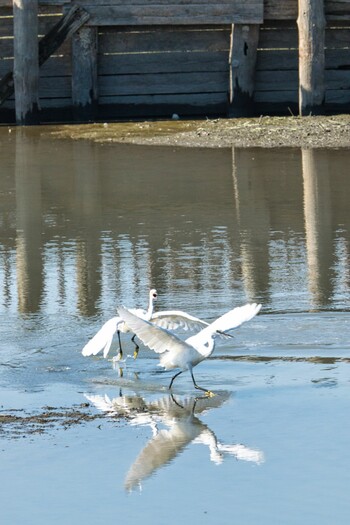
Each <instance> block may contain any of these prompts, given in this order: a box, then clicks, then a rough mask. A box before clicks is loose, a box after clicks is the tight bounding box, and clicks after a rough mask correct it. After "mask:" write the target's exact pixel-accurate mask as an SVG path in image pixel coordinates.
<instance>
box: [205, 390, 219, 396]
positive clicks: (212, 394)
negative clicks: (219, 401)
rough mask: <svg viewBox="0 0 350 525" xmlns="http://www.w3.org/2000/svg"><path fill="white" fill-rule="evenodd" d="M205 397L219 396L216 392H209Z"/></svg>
mask: <svg viewBox="0 0 350 525" xmlns="http://www.w3.org/2000/svg"><path fill="white" fill-rule="evenodd" d="M205 395H206V396H207V397H215V396H216V395H217V394H215V393H214V392H212V391H211V390H207V391H206V393H205Z"/></svg>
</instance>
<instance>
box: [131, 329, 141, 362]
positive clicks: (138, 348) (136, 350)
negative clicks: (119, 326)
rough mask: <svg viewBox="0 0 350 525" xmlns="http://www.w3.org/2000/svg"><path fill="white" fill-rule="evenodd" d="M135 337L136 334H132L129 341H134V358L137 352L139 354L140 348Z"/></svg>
mask: <svg viewBox="0 0 350 525" xmlns="http://www.w3.org/2000/svg"><path fill="white" fill-rule="evenodd" d="M135 337H136V334H134V335H133V336H132V338H131V341H132V342H133V343H134V345H135V350H134V359H136V358H137V356H138V354H139V350H140V347H139V345H138V344H137V343H136V341H135Z"/></svg>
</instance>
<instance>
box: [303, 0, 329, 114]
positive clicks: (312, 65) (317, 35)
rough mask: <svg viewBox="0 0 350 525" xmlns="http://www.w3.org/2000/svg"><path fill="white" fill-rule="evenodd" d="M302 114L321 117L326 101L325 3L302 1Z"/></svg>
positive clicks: (309, 0)
mask: <svg viewBox="0 0 350 525" xmlns="http://www.w3.org/2000/svg"><path fill="white" fill-rule="evenodd" d="M297 23H298V29H299V113H300V115H308V114H310V113H313V114H315V113H322V112H323V105H324V99H325V86H324V64H325V53H324V43H325V26H326V21H325V17H324V9H323V0H299V15H298V21H297Z"/></svg>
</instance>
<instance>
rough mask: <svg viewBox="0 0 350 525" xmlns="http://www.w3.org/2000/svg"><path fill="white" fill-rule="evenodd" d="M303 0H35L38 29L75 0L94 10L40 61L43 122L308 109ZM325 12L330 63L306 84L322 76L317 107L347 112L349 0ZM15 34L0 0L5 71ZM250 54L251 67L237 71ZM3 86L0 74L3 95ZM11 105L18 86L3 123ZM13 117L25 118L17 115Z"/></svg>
mask: <svg viewBox="0 0 350 525" xmlns="http://www.w3.org/2000/svg"><path fill="white" fill-rule="evenodd" d="M14 1H18V0H14ZM303 2H304V4H307V3H308V2H307V0H299V10H298V0H284V1H283V2H281V1H280V0H264V1H263V0H246V1H244V2H243V0H242V1H239V0H231V1H230V0H222V1H220V2H209V1H207V0H197V1H196V2H194V1H193V0H189V1H187V2H186V1H185V0H179V1H177V2H175V0H173V1H172V2H170V1H169V0H157V1H156V2H150V1H149V2H145V1H143V2H142V1H141V0H131V1H129V2H125V1H124V0H123V1H122V0H109V2H107V1H106V0H104V1H102V0H85V1H84V0H79V1H77V2H74V3H71V2H66V1H63V0H39V6H38V33H39V38H43V37H44V35H47V33H48V32H49V31H50V29H52V28H53V27H54V26H55V25H56V24H57V23H58V21H59V20H61V19H62V16H63V14H64V13H67V11H69V9H70V8H71V7H72V5H81V6H82V7H83V9H84V10H86V11H87V12H88V13H89V19H88V20H87V21H86V22H85V23H84V24H83V25H82V27H81V28H80V29H78V30H76V31H74V33H73V36H69V38H67V39H66V40H65V41H64V42H63V43H62V45H61V46H60V47H59V48H58V49H57V50H55V51H54V53H53V54H52V55H51V56H50V58H48V59H47V60H46V61H44V62H43V64H42V65H41V66H40V70H39V71H40V73H39V74H40V77H39V84H38V105H39V110H38V121H39V122H50V121H61V122H62V121H72V120H112V119H120V118H142V117H171V116H172V115H173V114H174V113H177V114H179V115H180V116H214V115H221V116H225V115H232V116H235V115H261V114H262V115H265V114H269V115H273V114H290V113H293V114H298V113H299V112H300V113H302V111H301V107H300V101H301V99H302V97H303V96H304V95H303V93H301V92H300V83H299V78H300V75H301V73H300V60H299V44H300V39H301V36H300V31H301V29H300V16H299V11H300V4H302V3H303ZM106 3H108V4H110V5H109V7H106V6H105V4H106ZM320 3H321V4H322V0H320ZM126 4H128V7H125V5H126ZM140 4H143V5H141V7H142V9H141V8H140ZM145 4H147V5H148V8H147V9H146V8H145ZM153 4H154V6H155V4H157V6H156V7H154V6H153V7H152V5H153ZM209 4H210V6H211V8H210V9H209V7H208V6H209ZM198 5H199V6H200V8H199V9H198ZM232 5H234V7H235V8H237V10H236V12H237V13H238V15H237V16H236V18H232V13H231V11H230V10H229V8H231V7H232ZM242 6H243V7H244V9H242ZM184 9H185V10H184ZM140 13H142V16H141V15H140ZM322 14H324V17H325V31H324V46H322V50H320V53H321V55H322V53H323V57H324V64H323V65H322V75H321V79H320V78H319V77H318V78H319V80H317V78H316V80H317V82H316V85H314V86H313V87H311V89H310V91H311V94H313V93H314V92H315V91H316V89H317V87H318V85H320V82H321V81H322V82H324V92H323V99H322V100H321V103H320V104H319V108H318V109H319V110H320V112H328V113H335V112H349V109H350V0H338V1H331V0H324V10H323V13H322ZM298 17H299V19H298ZM177 22H178V23H177ZM179 22H180V23H179ZM298 25H299V27H298ZM255 28H256V29H257V31H255ZM298 29H299V31H298ZM13 34H14V19H13V6H12V2H10V1H9V0H0V79H3V80H4V78H5V79H6V75H9V74H10V73H11V72H12V71H13V69H14V59H13V57H14V39H13ZM254 40H256V49H255V53H254V45H251V43H254ZM246 42H248V44H249V45H247V44H246ZM249 53H251V56H249ZM94 56H95V58H94ZM244 60H245V61H246V62H245V66H244V67H246V68H247V69H248V70H249V68H252V67H253V68H254V74H253V75H250V74H247V75H246V77H244V75H245V73H244V72H243V80H242V78H241V77H238V79H237V70H238V71H239V65H240V64H242V61H244ZM248 73H249V71H248ZM239 75H242V72H239ZM249 75H250V76H249ZM318 75H319V73H318ZM245 78H248V84H247V85H245V84H244V82H245ZM249 79H250V80H249ZM249 82H250V84H249ZM306 82H307V80H306ZM237 85H239V87H240V89H238V90H237ZM5 87H6V86H5V83H4V81H3V82H2V83H1V82H0V97H1V94H2V93H4V90H5ZM7 87H8V86H7ZM242 87H243V89H242ZM19 89H20V88H18V91H19ZM233 101H234V102H235V103H234V104H233V103H232V102H233ZM16 104H18V102H17V101H16ZM305 107H306V108H308V101H306V102H305ZM15 109H16V108H15V98H14V95H13V94H12V95H11V96H10V97H8V98H6V100H5V101H4V102H3V103H2V105H1V106H0V122H3V123H4V122H14V121H15V120H16V116H15ZM17 109H18V108H17ZM312 109H313V106H312V104H311V111H312ZM17 113H18V111H17ZM17 122H19V123H26V122H25V118H24V119H22V120H21V118H19V117H18V115H17Z"/></svg>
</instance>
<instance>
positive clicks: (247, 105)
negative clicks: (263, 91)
mask: <svg viewBox="0 0 350 525" xmlns="http://www.w3.org/2000/svg"><path fill="white" fill-rule="evenodd" d="M258 41H259V26H258V25H257V24H255V25H250V24H249V25H248V24H245V25H242V24H233V25H232V34H231V46H230V54H229V68H230V85H229V108H228V114H229V116H231V117H240V116H243V115H244V116H248V115H252V114H253V113H254V101H253V93H254V77H255V65H256V56H257V49H258Z"/></svg>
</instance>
